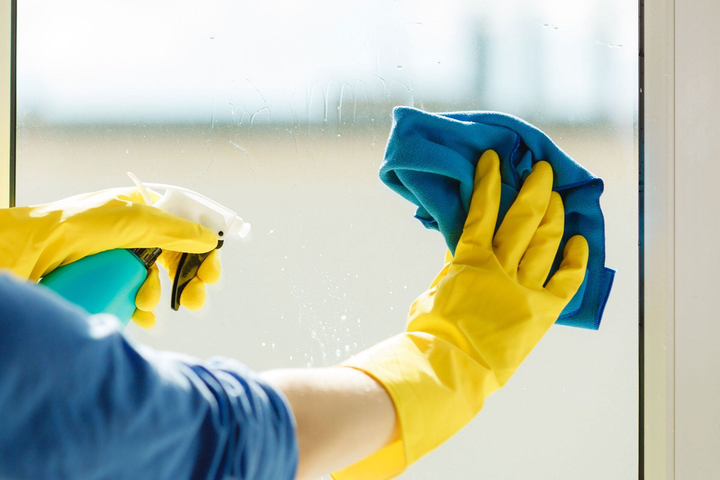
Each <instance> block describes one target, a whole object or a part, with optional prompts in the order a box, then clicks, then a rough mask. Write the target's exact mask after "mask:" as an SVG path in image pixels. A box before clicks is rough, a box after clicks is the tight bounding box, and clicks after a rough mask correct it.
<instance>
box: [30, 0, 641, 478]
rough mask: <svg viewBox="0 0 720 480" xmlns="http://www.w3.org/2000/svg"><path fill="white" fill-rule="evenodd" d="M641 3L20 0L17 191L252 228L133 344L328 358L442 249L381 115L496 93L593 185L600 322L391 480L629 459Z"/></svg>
mask: <svg viewBox="0 0 720 480" xmlns="http://www.w3.org/2000/svg"><path fill="white" fill-rule="evenodd" d="M636 55H637V2H623V1H619V0H612V1H606V0H589V1H585V2H571V1H560V0H550V1H547V0H543V1H540V2H537V1H530V0H515V1H508V2H491V1H477V0H474V1H470V0H449V1H444V2H437V1H433V0H424V1H414V2H410V1H403V0H398V1H395V2H387V1H383V0H364V1H351V2H344V3H338V2H330V1H325V0H317V1H314V2H309V3H304V2H302V3H298V2H290V1H287V2H282V1H263V2H258V1H239V2H238V1H229V0H208V1H206V2H190V1H187V0H182V1H178V0H176V1H173V2H169V1H165V2H140V1H137V0H128V1H126V2H122V3H121V4H109V3H107V2H92V1H90V0H68V1H65V2H51V1H49V0H25V1H23V2H21V5H20V12H19V55H18V72H19V78H18V93H19V99H18V101H19V112H18V119H19V120H18V122H19V125H18V152H17V153H18V167H17V170H18V184H17V192H18V198H17V202H18V205H25V204H34V203H40V202H45V201H51V200H55V199H59V198H62V197H65V196H69V195H73V194H76V193H80V192H85V191H92V190H99V189H104V188H108V187H111V186H124V185H127V186H129V185H130V181H129V179H128V177H127V176H126V172H127V171H132V172H133V173H135V174H136V175H137V176H138V177H139V178H141V179H143V180H146V181H151V182H162V183H169V184H175V185H180V186H184V187H189V188H192V189H194V190H197V191H199V192H201V193H203V194H206V195H208V196H210V197H211V198H213V199H215V200H217V201H218V202H220V203H222V204H224V205H226V206H228V207H230V208H232V209H234V210H236V211H237V212H238V213H239V214H240V215H241V216H242V217H243V218H245V219H246V220H247V221H249V222H251V223H252V225H253V232H252V234H251V237H250V238H249V239H248V240H247V241H244V242H240V241H238V242H228V244H227V245H226V246H225V247H224V248H223V250H222V254H223V269H224V271H223V277H222V279H221V281H220V283H219V284H217V285H215V286H212V287H211V288H210V289H209V298H208V302H207V305H206V307H205V308H203V309H202V310H201V311H199V312H188V311H185V310H182V311H180V312H172V311H171V310H170V309H169V308H168V303H169V297H168V292H169V288H168V287H169V282H165V283H164V285H163V287H164V288H165V296H164V297H163V300H162V304H161V308H159V309H158V312H157V314H158V323H157V326H156V327H155V328H153V329H151V330H149V331H143V330H140V329H139V328H136V327H134V326H130V327H129V328H128V332H129V334H130V335H131V336H132V337H134V338H136V339H137V341H138V342H142V343H147V344H150V345H153V346H155V347H158V348H163V349H170V350H176V351H182V352H185V353H188V354H192V355H196V356H199V357H208V356H212V355H223V356H229V357H234V358H237V359H239V360H241V361H243V362H245V363H247V364H248V365H249V366H251V367H252V368H254V369H258V370H263V369H269V368H275V367H306V366H314V367H317V366H326V365H333V364H335V363H337V362H339V361H340V360H342V359H344V358H346V357H347V356H349V355H351V354H353V353H357V352H359V351H361V350H363V349H365V348H367V347H369V346H370V345H372V344H374V343H375V342H377V341H379V340H382V339H384V338H387V337H389V336H391V335H393V334H395V333H398V332H400V331H401V330H402V329H403V328H404V323H405V315H406V312H407V309H408V306H409V304H410V303H411V302H412V300H413V299H414V298H415V297H416V296H417V295H419V294H420V293H421V292H422V291H423V290H424V289H425V288H426V287H427V285H428V284H429V283H430V281H431V280H432V279H433V277H434V276H435V274H436V273H437V271H438V269H439V268H440V265H441V263H442V258H443V252H444V244H443V241H442V238H441V236H440V235H439V234H438V233H437V232H434V231H428V230H425V229H423V227H422V226H421V225H420V223H419V222H418V221H417V220H415V219H414V218H413V213H414V209H413V207H412V206H411V205H410V204H409V203H408V202H406V201H404V200H403V199H401V198H400V197H399V196H398V195H396V194H395V193H392V192H391V191H390V190H389V189H388V188H387V187H386V186H384V185H383V184H382V183H381V182H380V181H379V180H378V176H377V170H378V167H379V165H380V162H381V161H382V158H383V150H384V145H385V142H386V140H387V137H388V132H389V128H390V121H391V110H392V107H393V106H396V105H409V106H415V107H418V108H422V109H426V110H430V111H451V110H498V111H503V112H507V113H511V114H514V115H517V116H520V117H522V118H524V119H526V120H528V121H530V122H531V123H534V124H535V125H537V126H539V127H540V128H542V129H543V130H545V131H546V132H547V133H548V134H549V135H550V136H551V137H552V138H553V139H554V140H555V141H556V142H557V143H558V144H559V145H560V146H561V147H562V148H563V149H564V150H566V151H567V152H568V153H569V154H570V155H571V156H573V157H574V158H575V159H576V160H578V161H579V162H581V163H582V164H583V165H585V166H586V167H587V168H589V169H590V170H591V171H593V172H594V173H595V174H597V175H599V176H601V177H602V178H603V179H605V181H606V192H605V194H604V195H603V197H602V206H603V209H604V211H605V215H606V227H607V232H606V233H607V248H608V252H607V265H608V266H610V267H613V268H617V269H618V275H617V277H616V280H615V286H614V289H613V293H612V295H611V297H610V301H609V303H608V306H607V309H606V312H605V316H604V320H603V324H602V326H601V328H600V330H599V331H597V332H594V331H586V330H579V329H574V328H569V327H563V326H556V327H554V328H553V329H552V330H551V332H550V333H549V334H548V335H547V337H546V338H545V339H544V340H543V341H542V342H541V344H540V345H539V346H538V348H537V349H536V350H535V351H534V352H533V353H532V355H531V356H530V357H529V358H528V360H527V362H526V363H525V364H524V365H523V366H522V368H521V369H520V370H519V371H518V373H517V374H516V375H515V377H514V378H513V379H512V380H511V381H510V383H509V384H508V385H507V386H506V387H505V388H504V389H503V390H501V391H500V392H498V393H497V394H495V395H493V397H491V399H490V400H489V401H488V402H487V404H486V406H485V408H484V410H483V411H482V412H481V414H480V415H479V417H478V418H477V419H476V420H475V421H474V422H472V424H470V425H469V426H468V427H467V428H465V429H464V430H463V431H462V432H461V433H460V434H459V435H457V436H456V437H455V438H454V439H452V440H451V441H450V442H448V443H447V444H446V445H444V446H443V447H441V448H440V449H439V450H438V451H437V452H435V453H433V454H432V455H430V456H428V457H427V458H425V459H423V460H422V461H420V462H419V463H418V464H417V465H415V466H414V467H412V468H410V469H409V470H408V471H407V473H406V474H405V475H404V478H408V479H410V478H412V479H433V480H435V479H438V478H493V479H525V478H534V479H536V480H540V479H553V480H555V479H577V478H583V479H586V480H590V479H603V480H604V479H607V478H632V477H634V476H635V475H636V472H637V441H638V439H637V425H638V418H637V404H638V403H637V396H638V387H637V384H638V381H637V372H638V363H637V357H638V352H637V344H638V339H637V281H638V279H637V268H636V266H637V256H636V252H637V240H638V238H637V207H636V206H637V169H638V166H637V124H636V122H637V101H636V85H637V76H636V61H637V57H636Z"/></svg>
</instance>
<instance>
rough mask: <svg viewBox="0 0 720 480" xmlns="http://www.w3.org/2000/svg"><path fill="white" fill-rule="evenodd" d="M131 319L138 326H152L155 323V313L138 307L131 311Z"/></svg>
mask: <svg viewBox="0 0 720 480" xmlns="http://www.w3.org/2000/svg"><path fill="white" fill-rule="evenodd" d="M132 321H133V322H135V325H137V326H138V327H140V328H145V329H147V328H152V327H153V326H154V325H155V314H154V313H153V312H148V311H145V310H140V309H139V308H138V309H135V313H133V316H132Z"/></svg>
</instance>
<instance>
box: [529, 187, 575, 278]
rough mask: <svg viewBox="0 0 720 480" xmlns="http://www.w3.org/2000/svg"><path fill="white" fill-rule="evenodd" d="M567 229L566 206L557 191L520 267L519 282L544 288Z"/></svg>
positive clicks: (553, 194) (552, 196)
mask: <svg viewBox="0 0 720 480" xmlns="http://www.w3.org/2000/svg"><path fill="white" fill-rule="evenodd" d="M564 230H565V208H564V207H563V202H562V198H561V197H560V194H559V193H557V192H552V194H551V195H550V203H548V208H547V212H545V216H544V217H543V219H542V221H541V222H540V226H539V227H538V229H537V231H536V232H535V235H534V236H533V238H532V240H530V245H528V248H527V250H526V251H525V255H524V256H523V258H522V260H520V266H519V267H518V282H520V284H521V285H525V286H528V287H531V288H542V286H543V285H544V284H545V280H547V277H548V274H549V273H550V269H551V268H552V265H553V262H554V261H555V255H556V254H557V251H558V248H559V247H560V241H561V240H562V236H563V231H564Z"/></svg>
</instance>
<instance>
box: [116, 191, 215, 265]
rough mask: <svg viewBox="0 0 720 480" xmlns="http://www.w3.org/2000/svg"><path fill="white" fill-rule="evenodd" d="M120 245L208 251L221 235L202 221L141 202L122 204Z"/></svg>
mask: <svg viewBox="0 0 720 480" xmlns="http://www.w3.org/2000/svg"><path fill="white" fill-rule="evenodd" d="M118 208H125V209H126V211H125V213H124V215H122V216H118V217H119V218H121V219H122V220H121V221H118V222H117V224H116V225H115V226H116V229H117V231H118V232H119V233H122V235H120V236H118V240H119V241H118V245H116V248H152V247H158V248H162V249H163V250H173V251H178V252H190V253H205V252H209V251H210V250H212V249H214V248H215V247H216V246H217V235H216V234H215V233H214V232H212V231H211V230H209V229H207V228H205V227H203V226H202V225H200V224H197V223H194V222H190V221H188V220H185V219H184V218H180V217H176V216H175V215H170V214H169V213H165V212H163V211H162V210H160V209H157V208H154V207H150V206H147V205H144V204H141V203H130V204H129V205H128V204H123V205H121V206H120V205H119V206H118Z"/></svg>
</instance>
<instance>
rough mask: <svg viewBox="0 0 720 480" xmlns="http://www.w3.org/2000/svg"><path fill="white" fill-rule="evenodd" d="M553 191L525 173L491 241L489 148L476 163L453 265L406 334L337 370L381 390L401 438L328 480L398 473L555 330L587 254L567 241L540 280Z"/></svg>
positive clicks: (554, 225)
mask: <svg viewBox="0 0 720 480" xmlns="http://www.w3.org/2000/svg"><path fill="white" fill-rule="evenodd" d="M552 184H553V173H552V168H551V167H550V165H549V164H548V163H546V162H538V163H537V164H535V165H534V167H533V170H532V173H531V174H530V175H529V176H528V178H527V179H526V180H525V183H524V184H523V186H522V188H521V190H520V192H519V194H518V197H517V199H516V200H515V202H514V203H513V205H512V207H511V208H510V210H509V211H508V213H507V215H506V216H505V218H504V219H503V222H502V224H501V225H500V227H499V229H498V230H497V233H494V232H495V226H496V223H497V219H498V210H499V206H500V188H501V183H500V161H499V158H498V156H497V154H496V153H495V152H493V151H491V150H489V151H487V152H485V153H484V154H483V155H482V157H481V158H480V161H479V162H478V166H477V168H476V173H475V185H474V190H473V196H472V201H471V206H470V211H469V213H468V218H467V221H466V223H465V227H464V230H463V234H462V237H461V239H460V242H459V243H458V245H457V249H456V251H455V258H452V257H451V256H448V262H447V264H446V265H445V267H444V268H443V270H442V271H441V272H440V274H439V275H438V276H437V277H436V278H435V280H434V281H433V283H432V285H431V286H430V289H429V290H428V291H426V292H425V293H424V294H422V295H421V296H420V297H419V298H418V299H417V300H416V301H415V302H414V303H413V304H412V306H411V308H410V314H409V323H408V327H407V332H406V333H404V334H401V335H397V336H395V337H392V338H390V339H388V340H386V341H384V342H382V343H380V344H378V345H376V346H375V347H373V348H371V349H369V350H367V351H365V352H363V353H361V354H360V355H358V356H356V357H354V358H351V359H350V360H348V361H347V362H345V363H344V364H343V365H344V366H347V367H352V368H356V369H358V370H361V371H363V372H365V373H366V374H368V375H370V376H371V377H373V378H375V379H376V380H377V381H378V382H379V383H380V384H381V385H383V387H384V388H385V389H386V390H387V391H388V393H389V395H390V397H391V398H392V400H393V403H394V405H395V409H396V413H397V418H398V421H399V426H400V436H399V438H398V439H397V440H396V441H395V442H394V443H392V444H390V445H388V446H386V447H385V448H383V449H382V450H380V451H378V452H376V453H375V454H373V455H371V456H370V457H368V458H366V459H365V460H363V461H361V462H359V463H357V464H355V465H353V466H351V467H349V468H347V469H345V470H342V471H340V472H336V473H335V474H333V477H334V478H335V479H342V480H345V479H353V480H355V479H382V478H391V477H393V476H395V475H397V474H399V473H401V472H402V471H403V470H404V469H405V467H406V466H407V465H409V464H411V463H413V462H415V461H416V460H417V459H418V458H420V457H421V456H423V455H425V454H426V453H428V452H430V451H431V450H433V449H434V448H436V447H437V446H439V445H440V444H441V443H443V442H444V441H445V440H447V439H448V438H450V437H451V436H452V435H454V434H455V433H456V432H457V431H458V430H460V429H461V428H462V427H463V426H464V425H465V424H467V423H468V422H469V421H470V420H471V419H472V418H473V417H474V416H475V415H476V414H477V413H478V412H479V411H480V409H481V408H482V406H483V404H484V401H485V399H486V398H487V397H488V396H489V395H490V394H492V393H493V392H495V391H496V390H498V389H499V388H501V387H502V386H503V385H505V383H506V382H507V381H508V379H509V378H510V377H511V376H512V374H513V373H514V372H515V371H516V370H517V368H518V367H519V366H520V364H521V363H522V362H523V360H524V359H525V358H526V357H527V355H528V354H529V353H530V351H531V350H532V349H533V348H534V347H535V345H536V344H537V343H538V342H539V341H540V339H541V338H542V337H543V335H544V334H545V333H546V332H547V331H548V329H549V328H550V327H551V326H552V325H553V323H555V321H556V320H557V318H558V316H559V315H560V313H561V312H562V310H563V309H564V308H565V306H566V305H567V304H568V303H569V302H570V300H571V299H572V297H573V296H574V295H575V293H576V292H577V290H578V288H579V287H580V285H581V284H582V282H583V279H584V276H585V269H586V265H587V258H588V246H587V242H586V241H585V239H584V238H583V237H581V236H575V237H573V238H571V239H570V240H569V241H568V242H567V244H566V246H565V251H564V257H563V260H562V263H561V264H560V268H559V269H558V270H557V271H556V272H555V274H554V275H553V276H552V278H551V279H550V280H549V281H547V283H546V280H547V277H548V275H549V273H550V269H551V267H552V265H553V261H554V259H555V256H556V253H557V250H558V248H559V245H560V241H561V239H562V236H563V229H564V208H563V203H562V200H561V198H560V196H559V195H558V194H557V193H555V192H552Z"/></svg>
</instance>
